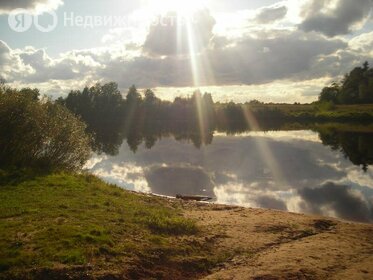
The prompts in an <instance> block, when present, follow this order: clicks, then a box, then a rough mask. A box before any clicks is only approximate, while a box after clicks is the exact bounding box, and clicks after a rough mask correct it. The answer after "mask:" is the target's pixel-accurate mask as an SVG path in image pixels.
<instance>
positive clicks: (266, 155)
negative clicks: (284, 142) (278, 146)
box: [242, 105, 287, 185]
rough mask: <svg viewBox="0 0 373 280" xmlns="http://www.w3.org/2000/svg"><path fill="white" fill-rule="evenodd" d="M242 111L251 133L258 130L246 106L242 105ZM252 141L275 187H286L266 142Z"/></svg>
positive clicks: (285, 182)
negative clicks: (268, 170)
mask: <svg viewBox="0 0 373 280" xmlns="http://www.w3.org/2000/svg"><path fill="white" fill-rule="evenodd" d="M242 111H243V113H244V115H245V119H246V122H247V124H248V126H249V128H250V129H251V130H252V131H258V130H260V126H259V124H258V121H257V120H256V118H255V116H254V115H253V113H252V112H251V110H250V109H249V108H248V107H247V105H242ZM254 139H255V141H256V145H257V147H258V149H259V152H260V154H261V156H262V159H263V160H264V162H265V164H267V166H268V168H269V169H270V171H271V174H272V176H273V179H274V180H275V183H276V184H277V185H287V181H286V178H285V177H284V176H283V173H282V171H281V168H280V166H279V164H278V162H277V160H276V158H275V157H274V156H273V154H272V151H271V149H270V147H269V146H268V143H267V142H266V140H265V139H260V140H259V139H257V138H254Z"/></svg>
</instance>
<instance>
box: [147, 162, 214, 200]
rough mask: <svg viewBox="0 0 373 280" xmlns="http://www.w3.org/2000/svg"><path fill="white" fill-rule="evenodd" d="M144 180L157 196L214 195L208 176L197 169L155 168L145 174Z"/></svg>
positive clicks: (190, 167)
mask: <svg viewBox="0 0 373 280" xmlns="http://www.w3.org/2000/svg"><path fill="white" fill-rule="evenodd" d="M145 178H146V180H147V181H148V185H149V187H150V189H151V191H152V192H153V193H157V194H163V195H169V196H175V195H177V194H184V195H196V194H199V195H207V196H213V195H214V194H213V183H212V181H211V178H210V176H209V175H208V174H207V173H206V172H205V171H204V170H203V169H202V168H198V167H192V166H172V167H163V166H156V167H152V168H150V169H149V170H148V171H147V172H146V173H145Z"/></svg>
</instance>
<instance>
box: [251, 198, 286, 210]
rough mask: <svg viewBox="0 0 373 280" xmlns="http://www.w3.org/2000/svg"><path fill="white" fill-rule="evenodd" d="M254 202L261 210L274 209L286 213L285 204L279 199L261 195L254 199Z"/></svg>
mask: <svg viewBox="0 0 373 280" xmlns="http://www.w3.org/2000/svg"><path fill="white" fill-rule="evenodd" d="M255 202H256V203H257V204H258V206H259V207H261V208H267V209H276V210H282V211H287V210H288V208H287V206H286V203H285V202H284V201H282V200H281V199H278V198H275V197H272V196H268V195H262V196H259V197H257V198H256V199H255Z"/></svg>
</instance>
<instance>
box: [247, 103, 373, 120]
mask: <svg viewBox="0 0 373 280" xmlns="http://www.w3.org/2000/svg"><path fill="white" fill-rule="evenodd" d="M249 108H250V109H251V110H252V111H253V112H254V114H255V112H257V114H259V116H262V115H263V117H265V116H266V115H268V116H269V117H270V116H272V115H275V116H276V117H278V118H280V119H284V120H292V121H302V120H305V121H350V122H351V121H372V120H373V105H372V104H366V105H365V104H360V105H332V104H328V103H327V104H318V105H304V104H303V105H302V104H299V105H297V104H294V105H290V104H289V105H288V104H273V105H268V104H263V105H249ZM258 112H259V113H258ZM260 112H261V113H260Z"/></svg>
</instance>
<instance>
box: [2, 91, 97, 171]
mask: <svg viewBox="0 0 373 280" xmlns="http://www.w3.org/2000/svg"><path fill="white" fill-rule="evenodd" d="M26 91H27V90H26ZM89 156H90V138H89V137H88V136H87V135H86V134H85V124H84V123H83V122H81V121H80V120H79V119H77V118H76V117H75V116H74V115H73V114H72V113H70V112H69V111H68V109H66V108H64V107H63V106H60V105H57V104H54V103H53V102H51V101H40V100H39V99H38V98H37V96H35V94H26V93H25V91H17V90H9V89H8V90H7V92H0V166H2V167H17V168H21V167H27V168H29V167H32V168H40V169H43V170H66V171H74V170H77V169H79V168H81V167H82V166H83V164H84V163H85V162H86V160H87V159H88V158H89Z"/></svg>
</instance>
